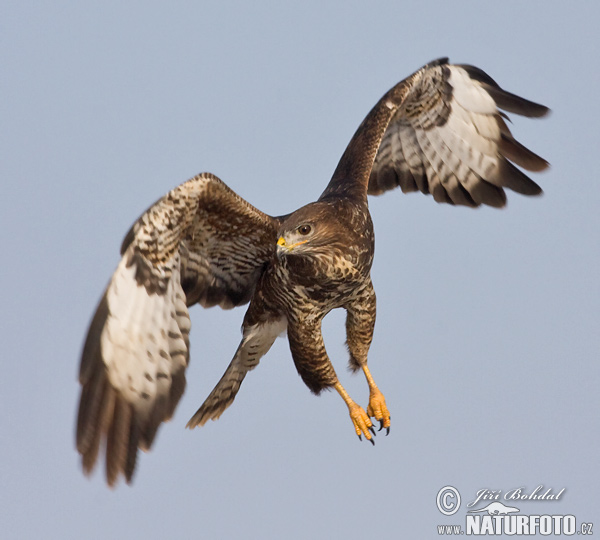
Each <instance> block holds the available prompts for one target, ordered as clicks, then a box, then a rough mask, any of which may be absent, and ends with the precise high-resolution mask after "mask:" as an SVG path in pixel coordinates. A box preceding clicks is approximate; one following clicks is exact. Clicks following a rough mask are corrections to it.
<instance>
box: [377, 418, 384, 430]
mask: <svg viewBox="0 0 600 540" xmlns="http://www.w3.org/2000/svg"><path fill="white" fill-rule="evenodd" d="M382 429H383V420H379V430H378V431H381V430H382Z"/></svg>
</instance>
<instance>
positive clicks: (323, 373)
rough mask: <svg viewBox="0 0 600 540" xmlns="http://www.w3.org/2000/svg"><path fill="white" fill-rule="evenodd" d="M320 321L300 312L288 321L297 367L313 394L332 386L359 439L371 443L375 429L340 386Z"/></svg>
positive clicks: (319, 318)
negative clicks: (326, 347)
mask: <svg viewBox="0 0 600 540" xmlns="http://www.w3.org/2000/svg"><path fill="white" fill-rule="evenodd" d="M321 320H322V317H319V316H317V317H310V316H306V314H303V316H301V317H298V318H292V320H291V321H290V324H289V326H288V338H289V340H290V349H291V351H292V357H293V358H294V363H295V364H296V369H297V370H298V373H299V374H300V376H301V377H302V380H303V381H304V383H305V384H306V386H308V388H310V390H311V391H312V392H313V393H315V394H319V393H320V392H321V390H323V389H324V388H331V387H333V388H335V389H336V391H337V392H338V394H339V395H340V396H341V397H342V399H343V400H344V402H345V403H346V405H347V407H348V412H349V413H350V418H351V419H352V423H353V424H354V429H355V430H356V434H357V435H358V438H359V439H361V440H362V435H363V434H364V435H365V437H366V438H367V440H368V441H370V442H371V443H372V444H374V442H373V435H374V433H375V431H374V429H373V424H372V422H371V419H370V418H369V416H368V415H367V413H366V412H365V410H364V409H363V408H362V407H361V406H360V405H358V404H357V403H356V402H354V400H353V399H352V398H351V397H350V396H349V395H348V392H346V390H345V389H344V387H343V386H342V385H341V383H340V381H339V380H338V378H337V375H336V373H335V370H334V369H333V366H332V364H331V361H330V360H329V357H328V356H327V352H326V350H325V344H324V343H323V335H322V333H321Z"/></svg>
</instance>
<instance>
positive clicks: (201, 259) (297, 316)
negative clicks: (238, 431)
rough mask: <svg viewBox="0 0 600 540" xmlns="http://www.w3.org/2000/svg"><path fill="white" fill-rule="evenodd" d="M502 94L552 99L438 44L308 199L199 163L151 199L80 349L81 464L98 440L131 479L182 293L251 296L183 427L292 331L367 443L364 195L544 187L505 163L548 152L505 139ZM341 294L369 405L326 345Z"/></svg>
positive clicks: (462, 194)
mask: <svg viewBox="0 0 600 540" xmlns="http://www.w3.org/2000/svg"><path fill="white" fill-rule="evenodd" d="M499 109H502V110H504V111H508V112H512V113H516V114H520V115H523V116H528V117H541V116H544V115H545V114H546V113H547V112H548V109H547V108H546V107H544V106H543V105H539V104H537V103H533V102H531V101H527V100H525V99H522V98H520V97H518V96H516V95H514V94H511V93H509V92H506V91H504V90H502V89H501V88H500V87H499V86H498V85H497V84H496V83H495V82H494V80H493V79H491V78H490V77H489V76H488V75H487V74H485V73H484V72H483V71H481V70H480V69H478V68H476V67H473V66H469V65H452V64H449V63H448V61H447V59H440V60H437V61H435V62H432V63H430V64H427V65H426V66H424V67H423V68H421V69H419V70H418V71H417V72H415V73H414V74H413V75H411V76H410V77H408V78H407V79H405V80H403V81H402V82H400V83H398V84H397V85H396V86H394V87H393V88H392V89H391V90H390V91H389V92H387V93H386V94H385V95H384V96H383V97H382V98H381V99H380V100H379V102H378V103H377V104H376V105H375V107H374V108H373V109H372V110H371V112H369V114H368V115H367V116H366V118H365V119H364V121H363V122H362V124H361V125H360V126H359V128H358V130H357V131H356V133H355V134H354V136H353V137H352V140H351V141H350V143H349V145H348V147H347V148H346V150H345V152H344V154H343V156H342V158H341V160H340V162H339V165H338V166H337V169H336V170H335V172H334V174H333V177H332V179H331V181H330V182H329V184H328V185H327V187H326V188H325V191H324V192H323V193H322V195H321V196H320V197H319V199H318V200H317V201H316V202H314V203H311V204H308V205H306V206H304V207H302V208H300V209H299V210H296V211H295V212H293V213H292V214H289V215H286V216H280V217H271V216H268V215H266V214H264V213H262V212H261V211H260V210H257V209H256V208H254V207H253V206H251V205H250V204H249V203H248V202H246V201H245V200H243V199H242V198H241V197H239V196H238V195H236V194H235V193H234V192H233V191H232V190H231V189H229V188H228V187H227V186H226V185H225V184H224V183H223V182H222V181H221V180H219V179H218V178H217V177H216V176H214V175H212V174H209V173H203V174H200V175H198V176H195V177H194V178H192V179H190V180H188V181H187V182H185V183H183V184H181V185H180V186H178V187H176V188H175V189H173V190H172V191H171V192H169V193H168V194H167V195H165V196H164V197H163V198H162V199H160V200H159V201H158V202H157V203H156V204H154V205H152V206H151V207H150V208H149V209H148V210H147V211H146V212H145V213H144V214H143V215H142V216H141V217H140V218H139V219H138V220H137V221H136V223H135V224H134V225H133V227H132V228H131V230H130V231H129V233H128V234H127V236H126V237H125V240H124V242H123V245H122V246H121V255H122V259H121V261H120V263H119V265H118V267H117V269H116V271H115V273H114V275H113V277H112V279H111V281H110V283H109V285H108V287H107V288H106V291H105V292H104V295H103V296H102V299H101V300H100V303H99V305H98V308H97V310H96V314H95V315H94V317H93V320H92V322H91V324H90V328H89V331H88V335H87V339H86V341H85V345H84V348H83V353H82V358H81V368H80V375H79V380H80V383H81V386H82V389H81V399H80V404H79V415H78V420H77V449H78V451H79V453H80V454H81V456H82V462H83V469H84V471H85V472H86V473H89V472H90V471H91V470H92V468H93V467H94V465H95V462H96V460H97V457H98V453H99V449H100V444H101V442H102V441H103V440H106V450H105V452H106V476H107V481H108V484H109V485H113V484H114V483H115V482H116V481H117V479H118V478H119V476H120V475H121V474H122V475H124V477H125V479H126V481H127V482H128V483H129V482H130V481H131V479H132V475H133V472H134V468H135V462H136V456H137V452H138V448H141V449H142V450H148V449H149V448H150V447H151V445H152V442H153V441H154V438H155V436H156V432H157V429H158V427H159V426H160V424H161V423H162V422H164V421H166V420H168V419H169V418H171V416H172V415H173V412H174V410H175V407H176V406H177V403H178V402H179V399H180V398H181V395H182V393H183V391H184V388H185V384H186V383H185V369H186V367H187V365H188V362H189V333H190V318H189V313H188V308H189V306H192V305H193V304H196V303H199V304H201V305H202V306H204V307H210V306H215V305H219V306H221V307H222V308H232V307H235V306H240V305H242V304H246V303H248V302H250V306H249V307H248V310H247V311H246V315H245V317H244V322H243V327H242V330H243V332H242V333H243V335H242V340H241V342H240V344H239V346H238V348H237V351H236V352H235V354H234V356H233V360H231V362H230V364H229V367H228V368H227V370H226V371H225V373H224V375H223V377H222V378H221V380H220V381H219V382H218V383H217V385H216V386H215V388H214V390H213V391H212V392H211V393H210V395H209V396H208V397H207V398H206V400H205V402H204V403H203V405H202V406H201V407H200V408H199V409H198V411H197V412H196V414H194V416H193V417H192V418H191V420H190V421H189V423H188V427H189V428H193V427H196V426H202V425H203V424H205V423H206V422H207V421H208V420H216V419H217V418H219V417H220V416H221V414H223V412H224V411H225V409H226V408H227V407H229V406H230V405H231V404H232V403H233V400H234V399H235V396H236V394H237V392H238V390H239V388H240V385H241V384H242V381H243V380H244V377H245V376H246V374H247V373H248V371H250V370H252V369H253V368H255V367H256V366H257V364H258V362H259V361H260V359H261V357H262V356H263V355H264V354H266V353H267V351H268V350H269V348H270V347H271V345H272V344H273V342H274V340H275V338H276V337H277V336H278V335H280V334H282V333H283V332H287V336H288V339H289V344H290V350H291V353H292V357H293V359H294V363H295V365H296V368H297V370H298V373H299V374H300V376H301V377H302V380H303V381H304V382H305V384H306V385H307V386H308V388H309V389H310V390H311V391H312V392H314V393H315V394H319V393H320V392H321V391H322V390H323V389H325V388H335V390H337V392H338V393H339V394H340V396H341V397H342V399H343V400H344V401H345V402H346V404H347V406H348V410H349V413H350V417H351V419H352V422H353V424H354V429H355V431H356V434H357V435H358V436H359V438H361V436H362V435H364V436H365V438H366V439H367V440H369V441H371V442H373V435H374V434H375V430H374V427H373V423H372V420H371V418H373V419H375V420H377V421H379V423H380V429H382V428H386V430H387V431H388V432H389V428H390V413H389V412H388V409H387V407H386V404H385V399H384V397H383V394H382V393H381V392H380V390H379V389H378V387H377V385H376V384H375V381H374V380H373V377H372V376H371V373H370V371H369V368H368V367H367V353H368V350H369V346H370V344H371V340H372V337H373V328H374V325H375V291H374V290H373V285H372V283H371V279H370V270H371V264H372V262H373V253H374V249H373V246H374V243H373V241H374V237H373V224H372V221H371V216H370V214H369V209H368V204H367V195H368V194H372V195H377V194H380V193H383V192H384V191H387V190H389V189H393V188H395V187H398V186H400V189H402V191H403V192H409V191H417V190H418V191H421V192H422V193H425V194H431V195H433V198H434V200H435V201H437V202H441V203H449V204H454V205H465V206H472V207H476V206H480V205H482V204H483V205H489V206H494V207H502V206H504V205H505V204H506V194H505V192H504V189H505V188H508V189H511V190H513V191H516V192H517V193H521V194H523V195H537V194H539V193H541V189H540V187H539V186H538V185H537V184H536V183H535V182H533V181H532V180H531V179H529V178H528V177H527V176H526V175H525V174H524V173H523V172H521V170H520V169H518V168H517V167H515V165H513V163H514V164H516V165H518V166H520V167H522V168H523V169H526V170H529V171H541V170H543V169H545V168H546V167H547V166H548V163H547V162H546V161H545V160H544V159H542V158H541V157H539V156H537V155H536V154H534V153H533V152H531V151H530V150H528V149H526V148H525V147H524V146H522V145H521V144H520V143H518V142H517V141H516V140H515V139H514V138H513V136H512V135H511V133H510V131H509V129H508V127H507V125H506V122H505V119H506V118H507V117H506V115H505V113H503V112H501V111H500V110H499ZM335 308H344V309H345V310H346V312H347V319H346V334H347V345H348V351H349V354H350V367H351V369H352V370H354V371H357V370H359V369H362V371H363V372H364V374H365V376H366V379H367V383H368V385H369V391H370V398H369V403H368V407H367V410H366V411H365V410H364V409H363V408H362V407H361V406H360V405H358V404H357V403H355V402H354V401H353V400H352V399H351V397H350V396H349V395H348V393H347V392H346V391H345V390H344V388H343V386H342V385H341V384H340V382H339V380H338V378H337V375H336V373H335V371H334V369H333V366H332V364H331V362H330V360H329V358H328V356H327V353H326V352H325V346H324V344H323V336H322V335H321V322H322V320H323V317H325V315H327V313H329V312H330V311H331V310H332V309H335Z"/></svg>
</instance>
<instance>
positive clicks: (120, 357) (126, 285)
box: [100, 248, 191, 420]
mask: <svg viewBox="0 0 600 540" xmlns="http://www.w3.org/2000/svg"><path fill="white" fill-rule="evenodd" d="M130 249H133V248H130ZM128 258H129V253H126V254H125V255H124V257H123V259H122V260H121V262H120V264H119V266H118V268H117V270H116V272H115V274H114V276H113V279H112V282H111V284H110V286H109V288H108V290H107V302H108V309H109V316H108V318H107V321H106V324H105V326H104V329H103V331H102V335H101V342H100V343H101V350H102V358H104V361H105V363H106V368H107V374H108V378H109V381H110V382H111V384H112V385H113V387H114V388H115V389H116V390H118V391H119V392H120V393H121V395H122V396H123V397H124V398H125V399H126V400H127V402H128V403H130V404H131V405H133V407H134V408H135V410H136V412H137V413H138V414H139V415H140V419H142V420H145V419H147V418H148V417H149V415H150V413H151V411H152V408H153V407H154V406H155V404H156V402H157V401H158V400H166V399H168V396H169V391H170V387H171V380H172V376H173V374H174V373H176V372H178V371H180V370H183V369H185V368H186V366H187V362H188V357H189V353H188V346H187V340H188V335H189V332H190V326H191V324H190V318H189V313H188V309H187V307H186V305H185V296H184V294H183V290H182V289H181V285H180V281H179V271H178V270H177V269H178V268H179V255H177V256H176V257H175V260H174V261H173V265H172V266H173V267H174V268H175V270H174V271H173V272H172V274H171V278H170V279H169V281H168V285H167V290H166V292H165V294H148V292H147V290H146V288H145V287H144V286H143V285H140V284H139V283H137V282H136V279H135V271H136V268H135V265H131V266H129V267H127V260H128Z"/></svg>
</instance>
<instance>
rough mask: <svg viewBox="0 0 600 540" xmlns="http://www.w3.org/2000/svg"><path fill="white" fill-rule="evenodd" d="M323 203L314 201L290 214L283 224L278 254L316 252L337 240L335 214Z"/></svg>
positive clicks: (278, 243) (278, 242) (280, 231)
mask: <svg viewBox="0 0 600 540" xmlns="http://www.w3.org/2000/svg"><path fill="white" fill-rule="evenodd" d="M328 210H329V209H328V208H327V205H325V204H323V203H312V204H309V205H307V206H304V207H302V208H300V209H299V210H296V212H294V213H293V214H290V215H289V216H288V217H287V218H286V219H285V220H284V222H283V223H282V224H281V227H280V229H279V234H278V240H277V255H278V256H280V257H281V256H285V255H308V254H315V252H316V251H319V248H322V247H324V246H329V245H331V243H332V242H335V241H336V236H337V235H336V230H337V231H338V232H339V227H335V226H333V221H334V220H335V216H332V213H331V212H330V211H328Z"/></svg>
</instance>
